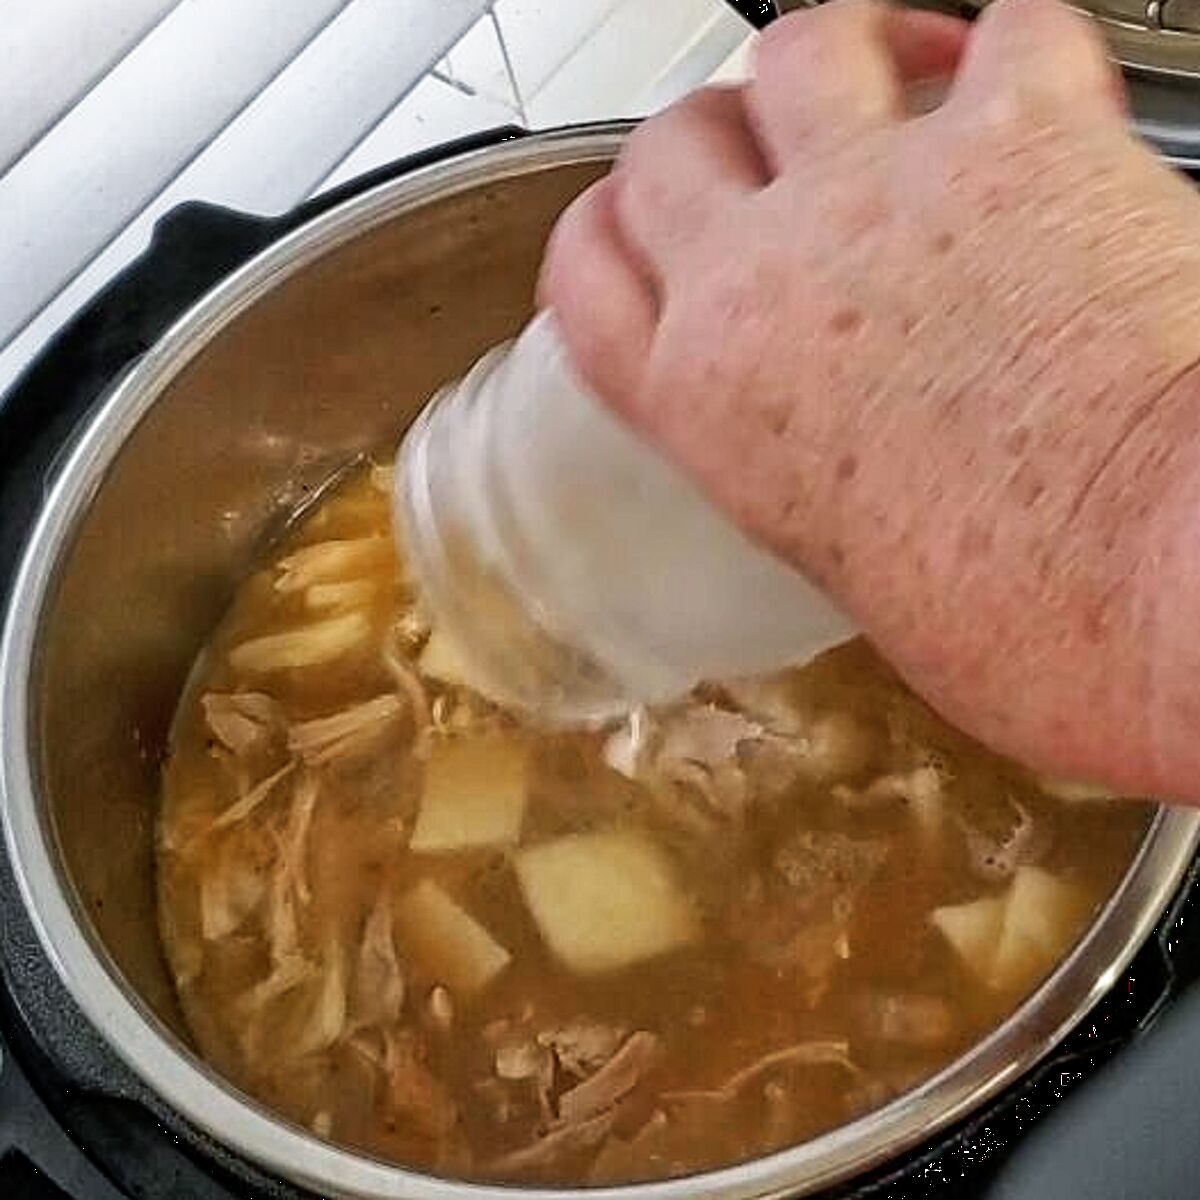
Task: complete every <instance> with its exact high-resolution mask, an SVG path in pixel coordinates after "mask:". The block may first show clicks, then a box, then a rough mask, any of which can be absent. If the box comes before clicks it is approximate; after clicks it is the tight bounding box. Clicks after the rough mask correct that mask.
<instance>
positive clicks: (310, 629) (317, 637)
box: [229, 612, 371, 674]
mask: <svg viewBox="0 0 1200 1200" xmlns="http://www.w3.org/2000/svg"><path fill="white" fill-rule="evenodd" d="M370 634H371V622H370V621H368V620H367V618H366V616H365V615H364V614H363V613H361V612H352V613H347V614H346V615H345V616H342V617H330V618H329V620H327V621H317V622H315V623H314V624H312V625H302V626H300V628H298V629H289V630H287V631H286V632H285V633H269V634H267V635H266V636H265V637H257V638H251V639H250V640H249V641H248V642H242V643H241V645H238V646H235V647H234V648H233V649H232V650H230V652H229V665H230V666H231V667H233V669H234V670H235V671H249V672H253V673H258V674H263V673H266V672H268V671H283V670H287V669H289V668H292V667H314V666H318V665H319V664H321V663H327V662H332V661H333V660H334V659H337V658H340V657H341V656H342V655H343V654H347V653H349V652H350V651H351V650H354V649H356V648H357V647H358V646H360V645H362V643H364V642H365V641H366V640H367V638H368V637H369V636H370Z"/></svg>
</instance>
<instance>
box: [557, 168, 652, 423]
mask: <svg viewBox="0 0 1200 1200" xmlns="http://www.w3.org/2000/svg"><path fill="white" fill-rule="evenodd" d="M613 193H614V180H613V176H611V175H609V176H607V177H605V178H604V179H601V180H600V181H599V182H597V183H594V184H593V185H592V186H591V187H590V188H588V190H587V191H586V192H584V193H583V194H582V195H581V196H579V197H578V199H576V200H575V201H574V203H573V204H571V206H570V207H569V208H568V209H567V210H566V212H564V213H563V215H562V216H561V217H560V218H559V219H558V223H557V225H555V227H554V231H553V233H551V235H550V240H549V242H548V244H547V247H546V253H545V256H544V258H543V260H542V272H541V277H540V279H539V280H538V301H539V303H540V304H541V305H542V306H543V307H548V308H552V309H553V310H554V312H555V315H556V317H557V319H558V322H559V326H560V328H561V330H562V334H563V338H564V340H565V342H566V345H567V351H568V353H569V354H570V356H571V359H572V361H573V362H574V364H575V368H576V370H577V371H578V372H579V374H580V377H581V378H582V379H583V381H584V382H585V383H586V384H587V385H588V387H589V388H591V390H592V391H594V392H595V393H596V395H598V396H600V397H601V398H602V399H605V400H608V401H610V402H611V403H614V404H619V403H620V402H621V401H622V400H623V399H626V398H629V397H632V396H633V395H634V394H635V393H636V391H637V388H638V384H639V381H640V379H641V373H642V370H643V367H644V365H645V362H646V359H647V358H648V357H649V353H650V344H651V342H652V341H653V338H654V330H655V326H656V324H657V321H658V315H657V307H656V303H655V299H654V292H653V289H652V288H651V287H650V285H649V283H648V282H647V280H646V279H645V277H644V276H643V275H642V273H641V271H640V269H639V266H638V263H637V260H636V258H635V256H634V255H633V254H632V253H631V252H630V251H629V249H628V247H627V246H626V245H625V244H624V241H623V239H622V237H621V235H620V231H619V230H618V228H617V223H616V216H615V210H614V205H613Z"/></svg>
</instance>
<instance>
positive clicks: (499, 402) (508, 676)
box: [396, 313, 853, 724]
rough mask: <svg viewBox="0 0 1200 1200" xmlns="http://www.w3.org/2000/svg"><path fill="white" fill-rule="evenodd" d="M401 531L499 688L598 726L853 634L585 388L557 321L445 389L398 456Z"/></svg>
mask: <svg viewBox="0 0 1200 1200" xmlns="http://www.w3.org/2000/svg"><path fill="white" fill-rule="evenodd" d="M396 517H397V529H398V532H399V536H400V537H401V538H402V540H403V541H404V543H405V553H406V555H407V557H408V560H409V563H410V565H411V570H412V574H413V576H414V579H415V581H416V585H417V588H418V591H419V593H420V594H421V596H422V599H423V601H424V604H425V606H426V608H427V609H428V611H429V614H430V616H431V618H432V619H433V620H434V622H435V624H436V625H437V626H438V627H439V628H440V629H441V630H442V631H443V632H444V634H445V635H446V636H447V637H448V639H449V640H450V641H451V643H452V644H454V645H455V646H456V647H457V648H458V649H459V650H460V651H461V652H462V655H463V658H464V665H465V666H466V669H467V674H468V676H469V680H470V682H471V683H473V684H474V685H475V686H477V687H478V688H479V690H481V691H482V692H484V693H485V694H487V695H489V696H491V697H492V698H494V699H496V700H498V701H500V702H502V703H504V704H506V705H509V706H512V707H515V708H518V709H521V710H523V711H524V712H525V713H526V714H528V715H530V716H532V717H533V718H535V719H538V720H540V721H542V722H543V723H548V724H564V723H579V722H594V721H601V720H605V719H608V718H611V717H613V716H616V715H618V714H621V713H624V712H627V711H628V710H629V709H630V708H632V707H634V706H636V705H638V704H645V703H655V702H661V701H665V700H671V699H675V698H677V697H679V696H681V695H683V694H684V693H686V692H687V691H689V690H690V689H691V688H692V687H694V686H695V685H696V684H697V683H699V682H700V681H702V680H714V679H723V678H724V679H729V678H734V677H738V676H744V675H750V674H756V673H759V672H763V671H768V670H772V669H775V668H778V667H783V666H786V665H789V664H792V663H799V662H803V661H806V660H807V659H809V658H811V657H813V656H814V655H816V654H818V653H820V652H821V651H823V650H826V649H829V648H830V647H831V646H833V645H835V644H836V643H838V642H840V641H843V640H844V639H845V638H847V637H849V636H850V635H851V633H852V632H853V631H852V627H851V626H850V624H849V622H848V621H847V620H846V618H845V617H844V616H843V615H842V614H841V613H840V612H839V611H838V610H837V609H836V608H835V607H834V606H833V605H832V604H831V603H830V601H829V600H828V599H827V598H826V597H824V596H823V595H822V594H821V593H820V592H819V591H818V590H817V589H816V588H814V587H813V586H812V585H811V584H810V583H808V581H807V580H806V579H804V578H803V577H802V576H801V575H800V574H798V573H797V572H796V571H795V570H793V569H792V568H791V567H789V566H787V565H786V564H784V563H782V562H781V561H780V560H778V559H777V558H775V557H774V556H773V555H771V554H769V553H767V552H766V551H764V550H763V549H761V548H759V547H758V546H756V545H755V544H754V543H752V542H751V541H750V540H749V539H748V538H747V537H746V536H745V535H744V534H743V533H742V532H741V531H740V530H739V529H738V528H737V527H736V526H735V525H734V524H733V523H732V522H731V521H729V519H728V518H726V517H725V516H724V515H723V514H722V513H720V512H719V511H718V510H717V509H716V508H715V507H714V506H713V505H712V504H711V503H710V502H709V501H708V500H707V498H705V497H704V496H703V495H702V494H701V493H700V492H699V490H698V489H697V488H696V487H695V486H694V485H693V484H692V483H691V482H690V481H689V480H688V479H686V478H685V477H684V476H683V474H682V473H681V472H679V471H678V470H677V469H676V468H675V467H674V466H673V465H671V464H669V463H668V462H667V461H666V460H665V459H664V458H662V457H661V456H660V455H659V454H658V453H657V452H656V451H654V450H653V449H652V448H651V447H649V446H648V445H646V444H645V443H644V442H643V441H641V440H640V439H639V438H638V437H637V436H635V435H634V434H633V433H632V432H631V431H630V430H628V429H627V428H626V427H625V426H624V425H623V424H622V423H621V422H620V421H619V420H618V419H617V418H616V417H615V416H613V415H612V414H611V413H610V412H609V411H608V410H607V409H606V408H604V406H603V405H602V404H601V403H600V402H599V401H597V400H596V399H595V398H594V397H593V396H591V395H590V394H589V393H588V391H587V389H586V388H585V387H584V386H583V385H582V383H581V382H580V381H579V380H578V378H577V377H576V376H575V373H574V371H573V369H572V366H571V363H570V360H569V358H568V356H567V354H566V350H565V348H564V346H563V343H562V341H561V339H560V337H559V335H558V332H557V330H556V326H555V322H554V318H553V315H552V314H550V313H542V314H540V315H539V316H538V317H536V318H535V319H534V320H533V321H532V322H531V323H530V324H529V325H528V326H527V327H526V328H525V330H524V331H523V332H522V334H521V335H520V336H519V337H518V338H517V339H516V341H514V342H510V343H508V344H506V345H504V346H500V347H497V348H496V349H494V350H492V351H491V352H490V353H488V354H487V355H485V356H484V358H483V359H481V360H480V361H479V362H478V363H477V364H476V365H475V367H474V368H473V369H472V370H471V371H470V372H469V373H468V374H467V375H466V376H465V377H464V378H463V379H462V380H461V381H459V382H458V383H455V384H452V385H450V386H448V387H446V388H444V389H443V390H442V391H441V392H439V393H438V394H437V395H436V396H435V397H434V398H433V400H432V401H431V402H430V403H429V405H428V406H427V408H426V409H425V411H424V413H423V414H422V415H421V416H420V417H419V418H418V420H417V421H416V422H415V424H414V425H413V426H412V428H411V429H410V431H409V432H408V434H407V435H406V437H405V439H404V441H403V443H402V445H401V448H400V453H399V456H398V460H397V471H396Z"/></svg>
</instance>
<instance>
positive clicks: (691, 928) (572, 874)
mask: <svg viewBox="0 0 1200 1200" xmlns="http://www.w3.org/2000/svg"><path fill="white" fill-rule="evenodd" d="M516 866H517V877H518V879H519V880H520V884H521V890H522V892H523V893H524V896H525V902H526V903H527V904H528V905H529V908H530V911H531V912H532V913H533V917H534V920H535V921H536V922H537V925H538V928H539V930H540V931H541V934H542V937H543V938H544V939H545V940H546V943H547V945H548V946H549V947H550V949H551V951H553V953H554V954H555V955H556V956H557V957H558V958H559V959H561V960H562V962H563V963H564V964H565V965H566V966H567V967H569V968H570V969H571V970H573V971H578V972H580V973H581V974H591V973H596V972H601V971H612V970H616V969H618V968H620V967H625V966H629V965H630V964H631V963H636V962H641V961H642V960H644V959H648V958H654V957H655V956H657V955H659V954H665V953H666V952H667V951H669V950H675V949H677V948H678V947H680V946H683V945H686V944H687V943H688V942H691V941H694V940H695V938H696V937H697V935H698V933H699V928H698V923H697V919H696V914H695V911H694V910H693V908H692V906H691V904H690V903H689V902H688V900H687V898H686V897H685V896H684V895H683V893H682V892H681V891H680V889H679V887H678V885H677V884H676V883H675V880H674V879H673V877H672V874H671V869H670V864H669V863H668V862H667V860H666V858H665V857H664V855H663V854H662V852H661V851H660V850H659V849H658V847H657V846H656V845H655V844H654V843H653V842H652V841H650V840H649V839H648V838H647V837H645V836H643V835H642V834H638V833H625V832H606V833H579V834H571V835H569V836H567V837H562V838H558V839H557V840H555V841H552V842H546V843H544V844H543V845H540V846H533V847H531V848H530V849H528V850H524V851H522V852H521V853H520V854H519V855H518V856H517V860H516Z"/></svg>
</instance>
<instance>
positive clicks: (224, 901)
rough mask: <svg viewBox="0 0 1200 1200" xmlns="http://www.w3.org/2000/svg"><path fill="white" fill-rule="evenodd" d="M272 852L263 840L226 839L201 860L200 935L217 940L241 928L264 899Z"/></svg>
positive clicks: (210, 939)
mask: <svg viewBox="0 0 1200 1200" xmlns="http://www.w3.org/2000/svg"><path fill="white" fill-rule="evenodd" d="M271 858H272V856H271V849H270V845H269V843H268V842H267V841H266V840H265V839H262V838H230V837H227V838H225V839H224V840H223V841H222V842H221V844H220V845H219V846H218V847H217V848H216V849H215V850H214V851H213V852H211V853H210V854H209V855H208V856H207V857H206V858H205V860H204V861H203V864H202V870H201V875H200V935H201V937H202V938H203V939H204V940H205V941H217V940H219V939H220V938H223V937H228V936H229V935H230V934H231V933H234V932H235V931H236V930H238V929H240V928H241V927H242V925H244V924H245V923H246V921H247V920H248V919H249V918H250V916H251V914H253V913H254V912H256V911H257V910H258V908H259V907H260V906H261V904H262V903H263V900H264V899H265V898H266V895H267V889H268V886H269V881H270V868H271Z"/></svg>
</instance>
